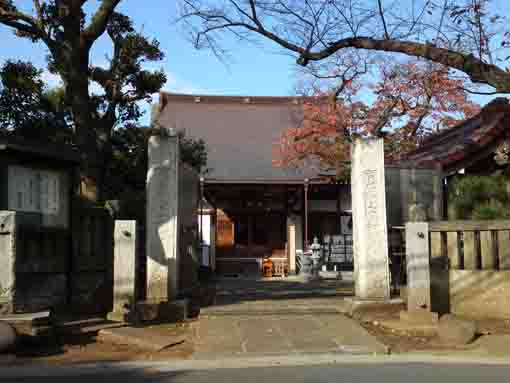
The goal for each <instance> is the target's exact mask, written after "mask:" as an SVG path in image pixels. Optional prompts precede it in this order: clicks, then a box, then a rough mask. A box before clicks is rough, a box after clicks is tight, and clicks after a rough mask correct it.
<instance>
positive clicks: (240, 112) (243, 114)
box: [157, 93, 314, 183]
mask: <svg viewBox="0 0 510 383" xmlns="http://www.w3.org/2000/svg"><path fill="white" fill-rule="evenodd" d="M303 100H304V98H301V97H252V96H246V97H243V96H208V95H185V94H174V93H161V94H160V103H159V111H158V112H157V113H158V114H157V115H158V117H157V121H158V122H159V124H160V125H161V126H163V127H164V128H173V129H175V130H178V131H184V133H185V135H186V137H188V138H194V139H203V140H204V141H205V143H206V146H207V150H208V162H207V167H208V168H209V169H210V170H209V172H208V173H207V175H206V180H207V181H208V182H227V183H259V182H266V183H267V182H269V183H301V182H303V179H304V178H305V177H313V176H314V173H312V172H308V173H307V174H305V173H304V172H303V171H302V170H298V169H282V168H277V167H275V166H274V165H273V149H274V144H275V143H276V142H278V140H279V139H280V137H281V134H282V133H283V131H284V130H285V129H287V128H292V127H297V126H298V125H299V124H300V122H301V121H302V120H303V107H302V105H303Z"/></svg>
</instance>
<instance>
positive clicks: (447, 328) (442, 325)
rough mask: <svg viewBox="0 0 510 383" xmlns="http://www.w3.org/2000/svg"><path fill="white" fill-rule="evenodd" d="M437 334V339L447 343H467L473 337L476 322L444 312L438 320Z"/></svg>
mask: <svg viewBox="0 0 510 383" xmlns="http://www.w3.org/2000/svg"><path fill="white" fill-rule="evenodd" d="M438 335H439V339H441V341H442V342H444V343H447V344H452V345H464V344H468V343H470V342H471V341H473V340H474V339H475V336H476V323H475V322H474V321H471V320H467V319H462V318H460V317H458V316H456V315H453V314H446V315H443V316H442V317H441V320H440V321H439V329H438Z"/></svg>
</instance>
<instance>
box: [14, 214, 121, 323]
mask: <svg viewBox="0 0 510 383" xmlns="http://www.w3.org/2000/svg"><path fill="white" fill-rule="evenodd" d="M14 235H15V238H16V255H15V260H16V261H15V264H14V273H15V288H14V296H13V298H12V299H13V310H14V311H16V312H32V311H37V310H43V309H53V310H56V311H66V312H71V311H72V312H76V313H87V314H96V313H97V314H102V313H107V312H108V311H110V310H111V307H112V305H113V219H112V217H111V216H110V214H109V213H108V211H107V210H105V209H102V208H87V209H75V210H73V214H72V222H71V227H70V228H67V229H64V228H50V227H43V226H37V225H31V224H20V225H19V226H17V228H16V232H15V233H14Z"/></svg>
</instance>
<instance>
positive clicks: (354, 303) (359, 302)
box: [344, 297, 403, 316]
mask: <svg viewBox="0 0 510 383" xmlns="http://www.w3.org/2000/svg"><path fill="white" fill-rule="evenodd" d="M344 301H345V302H346V307H347V308H348V310H347V314H349V315H350V316H353V315H354V314H355V313H356V312H357V311H358V310H370V309H377V308H378V307H385V306H387V305H401V304H403V301H402V299H400V298H395V299H386V300H385V299H381V300H371V299H359V298H356V297H355V298H345V299H344Z"/></svg>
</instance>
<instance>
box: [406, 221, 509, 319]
mask: <svg viewBox="0 0 510 383" xmlns="http://www.w3.org/2000/svg"><path fill="white" fill-rule="evenodd" d="M406 261H407V274H408V308H411V309H412V308H415V307H423V306H426V307H430V309H431V310H432V311H437V312H440V313H446V312H453V313H456V314H460V315H466V316H470V317H480V318H483V317H485V318H509V317H510V221H503V220H501V221H437V222H428V223H425V222H420V223H408V224H406Z"/></svg>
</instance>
